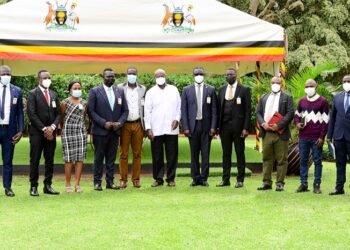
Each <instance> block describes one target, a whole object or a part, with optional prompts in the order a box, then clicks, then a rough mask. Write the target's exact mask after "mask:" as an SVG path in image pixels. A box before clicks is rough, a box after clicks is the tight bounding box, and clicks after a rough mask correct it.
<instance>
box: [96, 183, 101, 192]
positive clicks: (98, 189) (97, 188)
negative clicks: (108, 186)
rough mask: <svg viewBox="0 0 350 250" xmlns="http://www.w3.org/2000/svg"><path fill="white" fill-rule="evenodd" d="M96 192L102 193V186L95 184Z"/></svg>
mask: <svg viewBox="0 0 350 250" xmlns="http://www.w3.org/2000/svg"><path fill="white" fill-rule="evenodd" d="M94 190H95V191H102V187H101V185H100V184H95V186H94Z"/></svg>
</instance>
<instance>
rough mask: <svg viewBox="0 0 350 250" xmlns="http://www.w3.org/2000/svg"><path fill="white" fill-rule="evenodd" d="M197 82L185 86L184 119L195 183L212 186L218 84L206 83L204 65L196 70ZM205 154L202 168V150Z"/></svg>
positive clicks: (182, 109) (182, 118)
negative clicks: (211, 169) (212, 143)
mask: <svg viewBox="0 0 350 250" xmlns="http://www.w3.org/2000/svg"><path fill="white" fill-rule="evenodd" d="M193 76H194V80H195V83H194V84H191V85H190V86H187V87H185V88H184V89H183V92H182V97H181V120H182V127H183V131H184V134H185V136H187V137H188V139H189V142H190V148H191V176H192V179H193V181H192V183H191V186H198V185H202V186H209V184H208V182H207V180H208V176H209V155H210V142H211V139H212V137H213V136H214V135H215V133H216V124H217V114H216V112H217V110H216V105H217V97H216V93H215V89H214V87H212V86H210V85H208V84H205V83H204V69H203V68H202V67H196V68H194V70H193ZM200 152H201V154H202V161H201V171H200V167H199V153H200Z"/></svg>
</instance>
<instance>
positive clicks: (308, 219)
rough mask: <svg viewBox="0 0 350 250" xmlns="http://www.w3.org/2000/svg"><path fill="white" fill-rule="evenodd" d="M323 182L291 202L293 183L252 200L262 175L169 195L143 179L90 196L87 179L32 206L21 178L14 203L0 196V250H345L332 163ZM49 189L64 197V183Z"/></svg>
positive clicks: (347, 210)
mask: <svg viewBox="0 0 350 250" xmlns="http://www.w3.org/2000/svg"><path fill="white" fill-rule="evenodd" d="M323 176H324V178H323V184H322V190H323V194H321V195H315V194H313V193H312V192H310V193H303V194H296V193H295V189H296V188H297V186H298V185H299V180H298V178H297V177H289V178H288V179H287V180H286V191H285V192H282V193H279V192H275V191H274V190H272V191H265V192H258V191H257V190H256V187H257V186H259V185H260V184H261V175H252V176H251V177H248V178H247V179H246V181H245V187H244V188H242V189H239V190H237V189H234V188H233V187H227V188H216V187H215V184H217V183H218V182H219V181H220V178H219V177H213V178H209V184H210V187H209V188H204V187H195V188H191V187H189V184H190V182H191V180H190V178H185V177H182V178H177V179H176V181H177V186H176V187H175V188H168V187H166V186H164V187H160V188H151V187H150V184H151V182H152V179H151V178H149V177H144V178H142V188H141V189H134V188H130V187H128V188H127V189H125V190H121V191H110V190H108V191H107V190H104V191H103V192H96V191H93V190H92V183H91V177H90V176H86V177H85V179H84V181H83V182H82V187H83V189H84V193H82V194H75V193H74V194H66V193H63V194H61V195H59V196H55V197H53V196H48V195H43V194H42V190H41V188H42V184H41V183H40V197H37V198H33V197H30V196H29V195H28V189H29V183H28V179H27V177H18V176H16V177H15V178H14V184H13V189H14V191H15V193H16V197H14V198H7V197H5V196H4V194H3V193H2V192H1V194H0V242H1V245H0V248H2V249H348V247H349V242H350V233H349V232H350V190H349V187H348V184H347V185H346V188H345V192H346V194H345V195H343V196H337V197H331V196H329V195H328V192H329V191H331V190H332V189H333V187H334V182H335V167H334V164H333V163H327V164H325V167H324V172H323ZM40 181H42V177H41V178H40ZM232 182H234V180H232ZM310 182H311V183H312V180H311V181H310ZM53 187H55V188H56V189H58V190H59V191H63V190H64V181H63V179H62V176H58V177H57V176H56V177H55V180H54V185H53Z"/></svg>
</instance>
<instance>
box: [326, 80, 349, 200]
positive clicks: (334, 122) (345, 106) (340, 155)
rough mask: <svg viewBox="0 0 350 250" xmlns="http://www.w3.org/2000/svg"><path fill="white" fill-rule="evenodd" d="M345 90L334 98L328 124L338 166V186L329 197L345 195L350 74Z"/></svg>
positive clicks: (344, 83)
mask: <svg viewBox="0 0 350 250" xmlns="http://www.w3.org/2000/svg"><path fill="white" fill-rule="evenodd" d="M343 89H344V91H343V92H341V93H339V94H337V95H335V96H334V100H333V105H332V106H333V109H332V112H331V115H330V121H329V124H328V135H327V138H328V140H329V141H331V142H333V143H334V147H335V158H336V166H337V180H336V186H335V189H334V191H332V192H330V193H329V195H340V194H344V193H345V192H344V183H345V181H346V162H347V161H348V159H349V158H350V129H349V128H350V74H348V75H345V76H344V77H343Z"/></svg>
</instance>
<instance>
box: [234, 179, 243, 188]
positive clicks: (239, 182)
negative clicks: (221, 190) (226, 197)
mask: <svg viewBox="0 0 350 250" xmlns="http://www.w3.org/2000/svg"><path fill="white" fill-rule="evenodd" d="M242 187H243V182H241V181H237V182H236V184H235V188H242Z"/></svg>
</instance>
